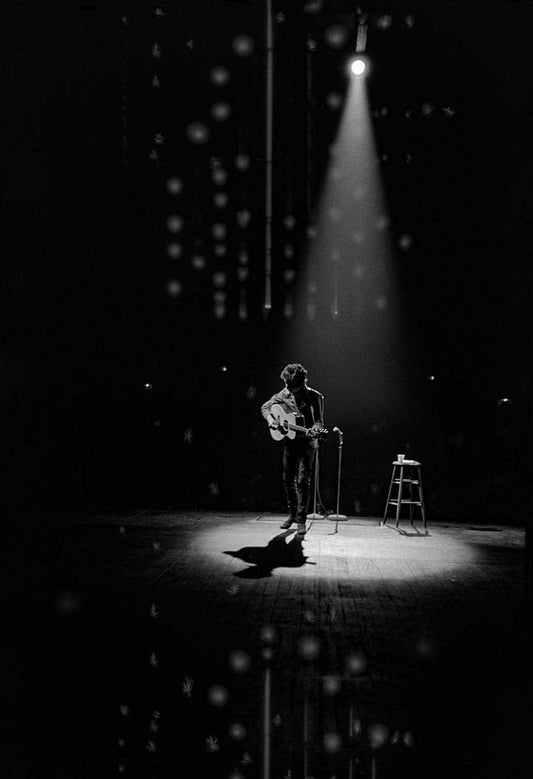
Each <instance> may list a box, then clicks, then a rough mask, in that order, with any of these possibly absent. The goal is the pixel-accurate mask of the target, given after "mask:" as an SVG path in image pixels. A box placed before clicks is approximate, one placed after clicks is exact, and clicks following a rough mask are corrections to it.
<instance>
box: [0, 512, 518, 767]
mask: <svg viewBox="0 0 533 779" xmlns="http://www.w3.org/2000/svg"><path fill="white" fill-rule="evenodd" d="M283 518H284V517H282V516H277V515H272V514H252V513H230V512H222V513H215V512H189V513H185V512H180V513H178V512H172V511H164V512H150V511H140V512H132V513H122V514H119V513H111V512H106V513H103V514H100V515H96V514H91V515H89V514H87V515H82V516H77V517H75V518H74V517H70V518H64V517H63V518H62V519H61V520H60V519H57V521H56V522H52V523H49V524H48V525H47V524H46V523H45V522H44V521H43V522H39V518H38V517H35V518H34V519H33V520H32V522H31V523H30V524H29V525H28V528H27V536H26V538H25V541H24V554H23V555H22V554H21V555H20V563H19V574H18V579H19V581H18V587H17V595H16V601H17V611H16V617H15V619H14V623H13V631H12V633H13V647H12V650H13V653H14V654H15V655H16V663H17V665H16V669H17V670H16V673H15V674H14V675H13V678H12V679H11V685H10V686H8V687H9V689H8V693H7V704H8V707H7V712H8V714H7V728H8V732H9V733H10V735H11V736H12V738H10V743H9V744H8V748H7V750H6V755H7V756H8V763H7V765H8V766H10V768H11V769H12V770H11V773H6V774H5V775H6V776H16V777H31V779H38V778H39V777H45V776H46V777H54V779H63V777H76V778H77V777H85V776H87V777H89V776H91V777H94V776H98V777H107V776H125V777H131V776H135V777H165V778H166V777H181V776H183V777H185V776H189V775H191V772H194V774H195V775H206V776H212V777H228V779H229V778H230V777H231V779H239V777H245V778H246V777H264V779H270V778H272V779H274V777H285V778H286V779H297V778H298V777H315V779H319V777H320V778H321V777H327V778H328V779H330V777H335V778H336V779H341V777H347V778H348V777H357V776H360V777H367V776H368V777H373V778H374V777H376V779H379V778H380V777H404V776H405V777H408V776H409V777H429V776H431V777H443V778H444V777H446V778H447V777H465V778H466V777H469V779H472V777H479V778H480V779H481V778H483V779H492V777H494V778H496V777H498V779H500V777H502V776H505V777H506V779H509V777H518V776H522V773H521V764H522V752H523V737H524V732H525V724H524V722H525V704H524V697H525V696H524V686H525V681H526V662H525V637H524V631H525V600H526V597H525V596H526V581H525V579H526V563H525V533H524V530H523V529H522V528H521V527H519V526H511V525H509V524H508V523H506V524H505V525H503V524H502V525H496V524H480V523H479V522H478V523H476V522H472V524H466V523H452V522H447V523H444V522H431V521H430V522H429V524H428V528H427V533H426V531H425V530H424V529H423V527H422V524H421V522H419V521H416V522H415V526H414V528H413V527H411V526H410V524H409V522H408V521H407V520H402V522H401V525H400V528H399V530H396V529H395V527H394V522H393V521H392V520H389V521H388V522H389V524H388V525H387V526H386V527H382V526H380V521H379V519H378V518H375V517H366V518H365V517H357V518H349V519H348V520H347V521H343V522H338V523H335V522H334V521H330V520H327V519H320V520H309V521H308V531H307V534H306V536H305V537H304V538H303V539H301V538H300V537H298V536H296V534H295V532H294V531H293V530H291V531H283V530H281V529H280V528H279V523H280V521H281V520H282V519H283ZM21 696H22V701H21ZM21 702H22V703H23V707H22V712H23V713H22V717H21V718H20V720H18V722H19V728H18V734H17V733H15V731H14V725H13V722H14V721H15V720H14V718H13V717H12V716H9V715H10V712H12V711H14V710H15V708H17V709H18V704H20V703H21Z"/></svg>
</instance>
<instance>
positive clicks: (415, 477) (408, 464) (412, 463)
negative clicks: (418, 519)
mask: <svg viewBox="0 0 533 779" xmlns="http://www.w3.org/2000/svg"><path fill="white" fill-rule="evenodd" d="M421 467H422V466H421V463H419V462H417V461H416V460H404V461H403V462H400V461H399V460H394V462H393V463H392V477H391V481H390V487H389V494H388V495H387V503H386V504H385V514H384V516H383V523H382V524H383V525H386V524H387V512H388V510H389V506H391V505H392V506H396V527H398V525H399V524H400V511H401V509H402V506H409V518H410V520H411V525H412V524H413V506H419V508H420V511H421V512H422V521H423V522H424V527H426V508H425V506H424V493H423V492H422V473H421ZM395 484H397V485H398V495H397V497H396V498H393V499H391V495H392V488H393V486H394V485H395ZM404 485H408V487H409V497H408V498H404V497H403V494H404ZM415 488H416V489H417V491H418V495H416V496H415V494H414V492H415ZM415 497H416V500H415Z"/></svg>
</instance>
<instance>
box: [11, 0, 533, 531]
mask: <svg viewBox="0 0 533 779" xmlns="http://www.w3.org/2000/svg"><path fill="white" fill-rule="evenodd" d="M309 6H312V4H306V3H303V2H282V1H281V0H280V1H279V2H276V3H274V14H275V17H276V18H275V23H274V36H275V74H274V95H275V99H274V126H275V133H274V163H273V176H274V178H273V182H274V183H273V187H274V189H273V202H274V212H273V220H272V232H273V280H272V281H273V307H272V309H271V310H270V311H269V312H265V311H264V309H263V283H264V140H265V139H264V120H265V116H264V111H265V102H264V90H265V55H264V35H265V25H264V6H263V4H262V3H259V2H256V1H255V0H250V1H249V2H246V1H245V0H233V1H232V0H226V1H224V2H223V1H222V0H218V1H215V0H211V1H210V2H207V0H197V1H196V2H194V3H185V2H183V3H173V4H163V3H161V4H160V5H158V4H157V3H148V2H131V0H130V2H124V3H97V2H89V0H87V2H85V3H82V2H81V1H80V2H56V3H53V4H52V6H50V5H49V4H40V3H37V2H12V3H11V4H9V5H7V6H5V7H4V9H3V12H2V13H3V16H4V18H3V23H2V27H3V29H4V32H5V33H6V43H5V45H4V49H3V63H2V108H3V111H2V114H3V119H2V129H1V140H2V153H1V165H2V170H1V181H2V183H1V210H2V241H1V244H2V260H3V261H2V270H3V276H4V278H3V284H2V290H3V293H2V295H3V300H2V322H3V325H2V335H1V342H0V361H1V362H0V367H1V379H0V399H1V415H2V429H3V432H2V445H1V451H2V462H1V470H0V490H1V499H2V502H3V505H4V506H5V507H6V510H7V512H8V513H9V512H11V514H12V515H13V516H14V515H15V514H16V513H17V512H18V511H21V510H34V509H35V507H44V506H50V507H54V506H61V507H86V508H87V507H88V508H98V509H100V508H102V507H103V508H105V507H131V506H139V505H148V506H167V507H173V508H214V509H217V508H227V509H248V510H274V511H278V510H281V509H282V508H283V500H282V494H281V489H280V486H279V475H280V473H279V455H280V452H278V451H277V450H276V448H275V447H276V445H275V444H273V443H272V442H271V440H270V437H269V436H268V434H267V432H266V429H265V427H264V423H263V420H262V419H261V416H260V414H259V406H260V403H261V402H262V401H263V400H264V399H265V398H266V397H269V396H270V395H271V394H272V393H273V392H274V391H276V390H277V388H278V387H279V385H280V381H279V378H278V375H279V371H280V370H281V368H282V367H283V365H284V364H285V362H287V361H289V360H298V359H299V355H298V354H294V353H293V352H292V351H291V342H290V337H289V336H290V322H289V320H288V319H287V318H286V316H285V315H284V304H285V296H286V289H287V284H286V281H285V280H284V277H283V271H284V270H287V268H293V269H294V270H295V272H296V275H298V273H299V271H300V270H302V269H303V268H304V267H305V259H306V246H307V243H306V228H307V226H308V225H309V224H310V223H313V221H314V220H315V219H316V216H317V214H316V207H317V202H318V196H319V193H320V185H321V181H322V177H323V175H324V171H325V166H326V163H327V149H328V146H329V144H330V143H331V142H332V140H333V138H334V136H335V129H336V126H337V122H338V118H339V115H340V113H339V111H337V112H335V111H333V110H331V109H330V108H328V105H327V96H328V95H329V94H331V93H332V92H334V93H339V94H343V93H344V92H345V90H346V85H347V80H346V75H345V63H346V60H347V58H348V57H349V56H350V55H351V54H353V51H354V40H355V36H354V30H355V22H356V18H357V6H356V5H355V4H352V3H347V2H334V1H333V0H330V1H329V2H328V0H325V2H324V3H323V4H322V6H321V10H320V11H319V12H311V11H312V8H310V7H309ZM464 6H465V4H463V3H459V2H452V1H450V2H444V0H434V2H431V3H427V2H421V1H420V0H417V1H415V0H412V2H399V1H393V0H391V2H389V3H381V2H373V3H361V6H360V10H361V12H362V13H364V14H366V15H367V19H368V25H369V26H368V41H367V54H368V56H369V57H370V59H371V61H372V73H371V76H369V81H368V93H369V100H370V106H371V109H372V111H373V114H372V116H373V123H374V129H375V137H376V143H377V147H378V151H379V154H380V155H386V159H382V170H383V177H384V182H385V186H386V194H387V200H388V205H389V210H390V216H391V220H392V231H393V233H394V234H395V235H396V236H397V237H399V236H402V235H406V234H407V235H409V236H411V239H412V243H411V245H410V248H409V250H408V251H405V252H403V253H402V259H401V264H400V265H399V267H398V268H397V273H398V276H399V279H400V282H401V286H402V294H403V297H404V301H405V307H404V312H403V316H404V320H403V321H404V324H405V328H406V332H409V334H410V336H409V341H408V343H409V349H410V351H409V354H408V360H407V361H406V365H405V371H406V373H407V374H408V375H409V376H408V378H409V381H410V382H411V384H412V386H413V387H414V392H413V395H412V397H411V399H410V402H406V404H405V409H404V410H403V412H402V409H400V410H399V411H398V409H397V408H396V409H395V410H394V413H392V411H391V412H390V413H389V412H388V410H387V408H385V407H384V408H381V409H378V410H376V413H375V414H374V415H372V416H369V417H368V418H364V419H362V418H361V417H360V416H358V415H357V414H353V415H351V412H350V410H349V409H346V411H345V412H344V413H341V414H340V415H339V416H340V418H339V419H331V418H330V419H327V420H326V421H327V423H328V425H329V426H330V427H333V425H334V424H338V425H339V426H341V427H343V428H344V429H345V447H344V457H345V459H344V461H343V462H344V467H343V486H342V501H341V510H342V511H344V512H345V513H348V514H354V513H370V514H379V512H380V511H381V510H382V508H383V502H384V494H383V493H384V490H386V487H387V482H388V479H389V475H390V462H391V459H392V457H393V455H394V454H395V453H396V452H398V451H404V450H405V451H406V452H407V453H408V454H410V455H412V456H414V457H417V458H419V459H421V460H422V462H423V466H424V469H425V476H426V479H425V485H426V490H427V493H428V499H429V505H430V509H431V510H432V511H433V512H434V513H435V514H436V515H441V516H454V517H466V516H468V517H469V518H470V519H472V518H475V517H476V516H480V517H485V516H494V517H496V516H497V517H498V518H499V519H500V520H501V521H502V522H505V521H508V520H511V519H512V518H513V517H516V516H517V515H518V516H522V515H524V514H525V511H526V510H527V507H528V505H529V501H530V497H531V487H530V486H529V485H530V483H531V475H532V453H531V443H530V429H531V428H530V426H531V421H532V408H531V397H530V390H531V369H532V359H533V350H532V343H531V324H530V321H531V317H530V311H531V262H530V256H529V249H530V245H531V241H532V239H533V225H532V217H531V188H532V184H533V154H532V153H531V141H530V139H531V136H532V130H533V126H532V119H533V100H532V97H533V95H532V82H533V75H532V70H531V67H530V54H529V41H530V36H531V33H532V32H533V26H532V20H533V7H532V4H531V3H527V2H498V3H495V4H491V5H488V4H486V3H469V4H468V7H466V8H465V7H464ZM156 8H160V9H162V11H163V14H164V15H158V14H157V13H155V12H154V11H155V9H156ZM385 15H390V17H391V18H390V24H389V22H388V21H385V22H383V17H384V16H385ZM411 17H412V19H413V20H414V25H413V24H411V23H410V22H409V19H410V18H411ZM406 20H407V21H406ZM336 24H340V25H341V26H342V27H343V29H345V30H347V31H348V34H347V37H346V41H345V43H344V45H341V46H340V47H338V48H335V47H334V46H332V45H330V44H329V43H328V37H327V30H328V28H329V27H331V25H336ZM380 25H381V27H380ZM383 27H384V28H383ZM242 34H246V35H248V36H250V37H251V39H252V40H253V42H254V47H253V51H252V52H251V53H250V54H249V56H239V55H238V54H235V52H234V51H233V49H232V41H234V39H235V36H236V35H242ZM313 41H314V42H315V43H313ZM155 42H157V43H158V45H159V47H160V56H159V57H154V56H153V53H152V47H153V45H154V43H155ZM309 63H310V67H311V69H312V74H313V82H312V83H313V88H312V94H311V95H309V94H308V93H307V74H308V71H307V68H308V67H309ZM216 66H223V67H225V68H227V69H228V71H229V73H230V75H231V78H230V81H229V83H228V84H226V85H225V86H223V87H217V86H216V85H215V84H213V82H212V80H211V78H210V73H211V71H212V69H213V68H214V67H216ZM154 75H157V77H158V78H159V79H160V86H158V87H154V86H153V85H152V79H153V77H154ZM218 100H222V101H225V102H227V103H228V105H229V106H230V108H231V114H230V117H229V119H228V120H227V121H226V122H217V121H216V120H214V119H213V118H212V116H211V114H210V107H211V104H212V102H213V101H215V102H216V101H218ZM425 105H429V106H430V109H426V110H423V108H422V107H423V106H425ZM383 108H386V109H387V113H386V114H385V115H383V113H382V109H383ZM406 112H408V114H409V115H406ZM194 121H200V122H203V123H204V124H205V125H206V126H207V127H208V128H209V130H210V136H209V139H208V141H207V142H206V143H201V144H195V143H193V142H191V141H190V140H189V138H188V135H187V127H188V126H189V125H190V123H191V122H194ZM156 133H161V134H162V136H163V138H164V140H163V142H162V143H160V144H158V143H157V141H156V140H154V139H155V135H156ZM154 151H155V152H156V154H157V157H155V158H154V154H153V152H154ZM239 154H241V155H247V157H248V158H249V160H250V165H249V168H248V169H247V170H239V169H238V168H237V167H236V166H235V162H234V161H235V158H236V156H237V155H239ZM407 155H410V159H409V161H407ZM217 168H223V169H225V170H227V172H228V179H227V182H225V184H224V185H223V186H222V185H220V184H216V183H215V182H214V181H213V179H212V173H213V171H214V170H216V169H217ZM173 176H177V177H178V178H179V179H180V181H181V182H182V186H183V190H182V192H181V193H180V194H179V195H178V196H176V195H172V194H171V193H170V192H169V191H168V188H167V181H168V179H169V178H170V177H173ZM216 191H225V192H227V194H228V198H229V201H228V205H227V207H226V209H224V210H223V215H222V216H221V213H222V211H221V209H220V208H217V207H215V206H214V205H213V195H214V194H215V192H216ZM243 209H244V210H246V209H247V210H249V212H250V216H251V218H250V221H249V224H245V225H244V226H241V225H239V224H238V223H237V222H236V217H237V215H238V214H239V212H240V211H242V210H243ZM173 213H175V214H179V215H180V216H181V217H182V218H183V220H184V228H183V231H182V233H181V234H180V235H179V236H178V237H177V238H176V239H175V240H176V241H179V243H180V245H181V247H182V254H181V256H180V257H179V258H177V259H172V258H171V257H169V256H168V254H167V244H168V242H169V240H171V239H169V235H168V231H167V226H166V220H167V217H168V215H169V214H173ZM289 214H290V215H294V217H295V219H296V224H295V227H294V228H288V227H287V224H286V223H285V222H284V218H285V217H286V216H287V215H289ZM215 222H223V223H225V224H226V225H227V226H228V232H227V237H226V239H225V240H224V241H223V244H224V245H225V247H226V249H225V252H226V253H225V255H223V256H217V254H216V241H215V240H214V238H213V235H212V232H211V227H212V224H213V223H215ZM288 241H289V242H290V243H291V245H293V246H294V250H295V253H294V256H293V258H290V261H289V260H288V259H287V258H286V257H285V256H284V254H283V247H284V246H285V245H286V243H287V242H288ZM243 251H245V252H247V253H248V257H249V259H248V261H247V264H246V265H243V263H242V262H240V260H239V257H240V254H239V253H240V252H243ZM195 256H201V257H203V258H204V261H205V266H204V267H202V268H198V267H195V266H194V265H192V264H191V263H192V258H193V257H195ZM239 267H241V268H242V267H246V268H247V269H248V275H247V277H246V278H244V277H243V276H242V274H241V277H240V278H239V277H238V276H237V272H238V268H239ZM217 272H223V273H225V274H226V280H225V283H224V285H223V288H224V291H225V293H226V295H227V298H226V311H225V315H224V317H223V318H221V319H219V318H217V316H216V315H215V313H214V301H213V293H214V292H216V291H217V289H218V291H220V287H217V286H216V283H215V280H214V278H213V274H215V273H217ZM171 279H176V280H178V281H179V284H180V285H181V287H180V292H179V294H178V295H177V296H173V295H172V294H169V292H168V289H167V283H168V281H169V280H171ZM243 300H245V301H246V304H247V311H246V318H239V305H240V303H242V301H243ZM297 305H298V301H295V306H296V307H297ZM266 313H268V316H266ZM243 316H244V315H243ZM310 367H312V371H311V375H310V383H311V385H312V386H317V387H318V388H319V389H322V390H323V391H325V392H326V396H327V397H326V400H327V403H330V401H332V402H333V406H334V407H335V387H336V381H337V378H336V371H337V368H338V371H339V373H341V372H342V375H343V381H346V376H348V377H349V375H350V365H346V364H343V365H342V366H336V365H335V363H334V361H333V364H332V362H331V361H329V363H328V375H327V376H326V375H324V372H323V371H321V367H320V365H313V366H310ZM429 376H434V377H435V379H434V380H429V379H428V377H429ZM145 384H149V385H151V388H146V387H145ZM502 398H508V399H509V401H510V402H506V403H501V402H500V403H499V402H498V401H499V400H501V399H502ZM353 405H354V407H357V397H354V401H353ZM335 443H336V442H335V440H334V439H333V438H330V440H329V441H328V442H327V443H326V444H324V445H323V449H322V451H323V459H322V462H323V467H322V473H321V494H322V499H323V501H324V504H325V506H326V508H328V509H330V510H333V509H334V508H335V485H336V446H335Z"/></svg>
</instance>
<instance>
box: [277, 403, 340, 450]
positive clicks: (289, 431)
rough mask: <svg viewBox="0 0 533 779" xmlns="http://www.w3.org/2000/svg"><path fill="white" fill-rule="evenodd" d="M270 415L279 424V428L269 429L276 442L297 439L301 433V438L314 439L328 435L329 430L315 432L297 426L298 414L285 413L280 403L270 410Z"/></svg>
mask: <svg viewBox="0 0 533 779" xmlns="http://www.w3.org/2000/svg"><path fill="white" fill-rule="evenodd" d="M270 413H271V414H272V416H273V417H274V419H275V420H276V421H277V423H278V427H277V428H273V427H271V428H269V430H270V435H271V436H272V438H273V439H274V441H282V440H283V439H284V438H290V439H293V438H296V434H297V433H299V434H300V435H301V436H306V435H307V436H310V437H312V438H318V437H323V436H325V435H327V433H328V431H327V430H323V429H320V430H313V429H309V428H307V427H303V425H297V424H296V414H293V413H292V412H290V411H285V409H284V408H282V406H280V405H279V403H274V405H273V406H272V408H271V409H270Z"/></svg>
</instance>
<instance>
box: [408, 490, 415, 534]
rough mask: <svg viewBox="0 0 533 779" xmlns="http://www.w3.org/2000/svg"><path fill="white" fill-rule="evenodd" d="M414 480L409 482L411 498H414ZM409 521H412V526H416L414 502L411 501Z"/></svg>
mask: <svg viewBox="0 0 533 779" xmlns="http://www.w3.org/2000/svg"><path fill="white" fill-rule="evenodd" d="M413 492H414V490H413V482H412V481H411V482H409V500H410V501H412V500H413ZM409 521H410V522H411V526H412V527H414V523H413V503H412V502H411V503H409Z"/></svg>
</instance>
